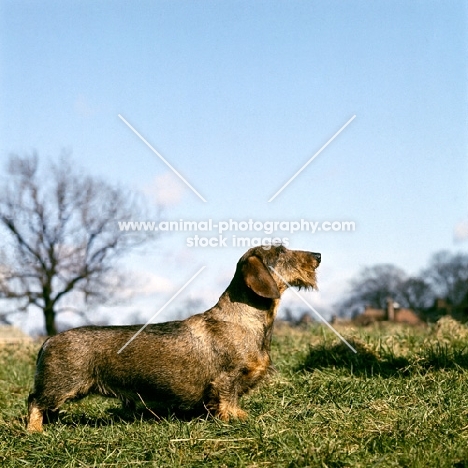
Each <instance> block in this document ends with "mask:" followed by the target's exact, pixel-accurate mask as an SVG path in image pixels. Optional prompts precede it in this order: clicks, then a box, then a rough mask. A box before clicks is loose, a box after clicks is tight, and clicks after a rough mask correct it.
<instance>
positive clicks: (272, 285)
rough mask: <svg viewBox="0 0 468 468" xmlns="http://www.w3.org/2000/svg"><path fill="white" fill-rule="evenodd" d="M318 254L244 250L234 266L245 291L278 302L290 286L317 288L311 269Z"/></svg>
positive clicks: (279, 249)
mask: <svg viewBox="0 0 468 468" xmlns="http://www.w3.org/2000/svg"><path fill="white" fill-rule="evenodd" d="M320 261H321V255H320V254H319V253H315V252H306V251H302V250H289V249H287V248H286V247H284V246H282V245H280V246H260V247H254V248H252V249H250V250H248V251H247V252H246V253H245V254H244V255H243V256H242V258H241V259H240V260H239V263H238V264H237V269H238V272H240V273H241V274H242V277H243V280H244V282H245V284H246V285H247V287H248V288H250V289H251V290H252V291H253V292H255V293H256V294H257V295H259V296H261V297H264V298H269V299H279V298H280V297H281V294H282V293H283V292H284V291H285V290H286V289H287V288H288V287H290V286H294V287H297V288H299V289H301V288H306V289H317V283H316V274H315V270H316V268H317V267H318V266H319V265H320Z"/></svg>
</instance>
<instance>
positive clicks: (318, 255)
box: [312, 252, 322, 263]
mask: <svg viewBox="0 0 468 468" xmlns="http://www.w3.org/2000/svg"><path fill="white" fill-rule="evenodd" d="M312 255H313V256H314V257H315V259H316V260H317V262H319V263H320V262H321V261H322V254H319V253H315V252H314V253H313V254H312Z"/></svg>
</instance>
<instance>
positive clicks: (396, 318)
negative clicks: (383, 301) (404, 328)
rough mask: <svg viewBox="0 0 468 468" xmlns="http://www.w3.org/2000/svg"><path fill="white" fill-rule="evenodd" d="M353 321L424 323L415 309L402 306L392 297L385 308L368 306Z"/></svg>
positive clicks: (364, 322) (363, 322)
mask: <svg viewBox="0 0 468 468" xmlns="http://www.w3.org/2000/svg"><path fill="white" fill-rule="evenodd" d="M353 321H354V322H355V323H357V324H358V325H369V324H371V323H374V322H383V321H388V322H396V323H407V324H410V325H418V324H420V323H423V321H422V320H421V319H420V318H419V316H418V314H417V313H416V312H415V311H414V310H411V309H406V308H403V307H400V305H399V304H398V303H397V302H395V301H394V300H393V299H390V298H389V299H388V300H387V307H386V308H385V309H376V308H374V307H370V306H366V307H365V309H364V312H363V313H362V314H359V315H358V316H357V317H355V318H354V320H353Z"/></svg>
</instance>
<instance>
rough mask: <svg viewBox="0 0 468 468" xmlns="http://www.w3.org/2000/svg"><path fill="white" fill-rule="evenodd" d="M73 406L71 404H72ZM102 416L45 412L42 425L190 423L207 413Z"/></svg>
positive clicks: (114, 412) (111, 412)
mask: <svg viewBox="0 0 468 468" xmlns="http://www.w3.org/2000/svg"><path fill="white" fill-rule="evenodd" d="M72 404H73V403H72ZM106 413H107V414H106V415H104V416H97V417H96V416H89V415H87V414H85V413H78V412H76V410H75V411H74V412H71V411H67V410H65V411H58V412H47V413H46V414H45V415H44V424H47V425H53V424H55V423H60V424H63V425H66V426H90V427H104V426H110V425H112V424H118V423H133V422H136V421H146V422H151V421H152V422H155V423H157V422H159V421H163V420H170V419H174V418H176V419H178V420H179V421H185V422H188V421H191V420H193V419H198V418H200V417H206V416H207V413H206V412H204V413H203V412H202V411H195V410H192V411H177V410H174V409H170V408H158V409H157V411H156V410H153V408H151V409H148V408H140V407H138V408H137V409H135V410H128V409H123V408H109V409H107V410H106Z"/></svg>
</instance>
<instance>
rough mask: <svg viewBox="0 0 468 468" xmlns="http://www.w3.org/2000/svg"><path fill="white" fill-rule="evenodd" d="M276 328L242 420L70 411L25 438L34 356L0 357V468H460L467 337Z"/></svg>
mask: <svg viewBox="0 0 468 468" xmlns="http://www.w3.org/2000/svg"><path fill="white" fill-rule="evenodd" d="M339 331H340V332H341V333H342V334H343V335H344V336H346V337H347V338H348V339H350V340H351V342H352V343H353V344H354V346H355V347H356V348H357V349H358V351H359V352H358V354H357V355H353V353H351V352H350V351H349V350H348V348H346V347H345V346H344V345H342V344H341V343H340V342H339V340H337V339H336V338H335V336H334V335H332V334H331V333H330V332H329V331H328V330H327V331H325V330H324V329H323V328H322V327H321V326H319V325H313V326H311V327H309V328H307V329H291V328H289V327H278V329H277V330H276V332H275V337H274V344H273V350H272V355H273V359H274V362H275V365H276V368H277V372H276V373H275V374H274V375H273V376H272V377H271V378H270V380H269V381H268V382H267V383H265V384H264V385H263V386H262V387H261V388H260V389H258V390H256V391H255V392H253V393H252V394H251V395H248V396H247V397H244V398H243V401H242V406H243V407H244V408H245V409H246V410H247V411H248V412H249V414H250V418H249V419H248V420H247V421H246V422H234V423H230V424H227V423H223V422H220V421H218V420H215V419H212V418H197V419H186V420H183V419H179V418H176V417H174V416H170V417H167V418H164V419H161V420H156V419H155V418H154V417H152V415H151V414H149V413H141V412H140V413H139V414H136V415H134V416H132V417H130V416H128V415H124V414H123V413H122V412H121V411H120V409H119V404H118V402H117V401H115V400H112V399H103V398H100V397H88V398H86V399H84V400H82V401H80V402H74V403H69V404H67V405H65V406H64V408H63V411H62V412H61V413H60V416H59V421H58V422H57V423H55V424H50V425H47V426H46V430H45V432H44V433H43V434H28V433H27V432H26V431H25V429H24V426H25V416H26V403H25V401H26V398H27V395H28V392H29V389H30V386H31V384H32V378H33V371H34V361H35V356H36V352H37V349H38V346H37V345H36V346H28V347H25V346H23V347H18V346H15V347H12V346H8V347H4V348H0V466H2V467H21V466H33V467H92V466H102V467H125V466H129V467H133V466H135V467H136V466H142V467H143V466H144V467H152V466H154V467H165V466H170V467H178V466H184V467H185V466H188V467H198V466H199V467H202V466H203V467H205V466H206V467H236V466H249V467H257V466H259V467H260V466H266V467H275V466H278V467H295V466H320V467H341V466H356V467H371V466H378V467H386V466H408V467H423V466H424V467H468V327H466V326H463V325H460V324H458V323H457V322H454V321H451V320H447V319H444V320H443V321H442V322H440V323H439V324H438V325H434V326H431V327H424V328H405V327H403V326H399V327H398V326H396V325H393V326H384V327H381V328H379V327H375V328H363V329H357V328H352V327H341V328H339Z"/></svg>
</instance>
